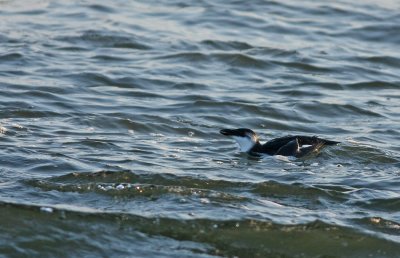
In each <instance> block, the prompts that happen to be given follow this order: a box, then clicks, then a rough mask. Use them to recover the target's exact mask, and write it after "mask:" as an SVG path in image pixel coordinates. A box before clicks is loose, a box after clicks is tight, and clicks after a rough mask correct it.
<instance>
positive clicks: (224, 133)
mask: <svg viewBox="0 0 400 258" xmlns="http://www.w3.org/2000/svg"><path fill="white" fill-rule="evenodd" d="M219 132H220V133H221V134H223V135H226V136H232V135H235V133H234V130H231V129H222V130H221V131H219Z"/></svg>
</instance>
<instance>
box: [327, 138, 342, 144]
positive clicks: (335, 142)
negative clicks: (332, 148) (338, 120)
mask: <svg viewBox="0 0 400 258" xmlns="http://www.w3.org/2000/svg"><path fill="white" fill-rule="evenodd" d="M323 143H324V144H325V145H336V144H339V143H340V142H337V141H330V140H325V139H324V140H323Z"/></svg>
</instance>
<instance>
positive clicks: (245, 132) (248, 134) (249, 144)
mask: <svg viewBox="0 0 400 258" xmlns="http://www.w3.org/2000/svg"><path fill="white" fill-rule="evenodd" d="M219 132H220V133H221V134H223V135H225V136H231V137H233V139H235V140H236V142H237V143H238V144H239V147H240V151H241V152H249V151H250V150H251V149H252V148H253V147H254V145H256V144H257V143H258V136H257V134H256V133H255V132H253V131H252V130H250V129H247V128H239V129H222V130H221V131H219Z"/></svg>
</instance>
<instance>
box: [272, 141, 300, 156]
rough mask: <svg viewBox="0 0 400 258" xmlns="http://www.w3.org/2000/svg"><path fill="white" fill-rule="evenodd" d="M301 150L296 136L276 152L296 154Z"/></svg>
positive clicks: (277, 153) (278, 153) (286, 154)
mask: <svg viewBox="0 0 400 258" xmlns="http://www.w3.org/2000/svg"><path fill="white" fill-rule="evenodd" d="M299 151H300V148H299V142H298V141H297V138H294V139H293V140H291V141H290V142H288V143H286V144H285V145H283V146H282V147H280V148H279V150H278V151H277V152H276V155H282V156H296V155H297V154H298V153H299Z"/></svg>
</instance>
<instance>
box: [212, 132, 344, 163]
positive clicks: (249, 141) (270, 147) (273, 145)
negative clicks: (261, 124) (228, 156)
mask: <svg viewBox="0 0 400 258" xmlns="http://www.w3.org/2000/svg"><path fill="white" fill-rule="evenodd" d="M220 133H221V134H223V135H226V136H231V137H233V138H234V139H235V140H236V142H237V143H238V144H239V147H240V151H241V152H247V153H249V154H255V155H257V154H268V155H281V156H294V157H297V158H300V157H303V156H305V155H307V154H309V153H312V152H317V151H318V150H320V149H321V148H322V147H323V146H325V145H336V144H338V143H340V142H337V141H331V140H326V139H322V138H318V137H317V136H303V135H288V136H284V137H280V138H275V139H272V140H270V141H268V142H266V143H264V144H261V143H260V141H259V138H258V136H257V134H256V133H255V132H253V131H252V130H250V129H247V128H239V129H222V130H221V131H220Z"/></svg>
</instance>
